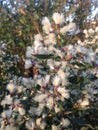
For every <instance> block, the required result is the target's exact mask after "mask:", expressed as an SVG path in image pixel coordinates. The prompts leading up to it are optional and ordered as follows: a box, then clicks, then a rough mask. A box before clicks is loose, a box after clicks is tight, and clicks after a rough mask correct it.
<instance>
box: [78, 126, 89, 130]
mask: <svg viewBox="0 0 98 130" xmlns="http://www.w3.org/2000/svg"><path fill="white" fill-rule="evenodd" d="M88 129H89V127H82V128H81V129H80V130H88Z"/></svg>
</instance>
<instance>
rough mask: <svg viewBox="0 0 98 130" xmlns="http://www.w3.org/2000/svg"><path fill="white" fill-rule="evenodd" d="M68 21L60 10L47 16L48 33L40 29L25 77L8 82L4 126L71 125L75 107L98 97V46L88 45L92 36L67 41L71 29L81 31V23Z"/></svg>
mask: <svg viewBox="0 0 98 130" xmlns="http://www.w3.org/2000/svg"><path fill="white" fill-rule="evenodd" d="M65 24H66V23H65V19H64V15H63V14H60V13H54V14H53V16H52V19H48V17H45V18H43V19H42V29H43V33H40V34H37V35H35V36H34V44H33V45H32V46H29V47H27V51H26V60H25V65H24V67H25V70H26V72H25V77H19V78H18V82H16V79H13V80H11V81H10V83H9V84H8V85H7V86H6V89H5V93H4V97H3V99H2V101H1V104H0V105H1V106H2V107H3V112H2V113H1V118H0V120H1V121H0V128H1V130H4V129H6V130H8V129H17V130H18V129H19V127H20V126H21V125H23V124H25V127H26V128H27V129H28V130H39V129H43V130H48V129H51V130H59V129H62V130H63V129H67V128H68V127H69V128H70V129H71V128H72V127H73V123H72V122H73V121H74V119H75V115H74V113H73V111H74V110H76V109H81V108H87V109H88V108H90V107H91V105H92V104H93V105H95V104H96V102H97V101H98V98H97V97H96V95H97V94H98V85H97V84H98V81H97V79H96V78H97V72H98V70H97V65H98V64H97V61H98V56H97V49H96V51H95V50H94V48H92V47H89V46H88V45H84V43H85V42H86V40H85V41H84V42H82V41H79V40H78V41H77V42H76V43H74V45H73V44H72V43H66V40H65V39H66V37H67V34H68V33H70V34H72V35H73V34H76V31H77V26H76V24H75V23H69V24H68V25H65ZM88 32H90V33H89V34H88V35H92V33H91V32H92V31H91V30H89V31H88ZM84 33H85V34H86V33H87V32H86V31H85V30H84ZM95 33H96V34H97V33H98V29H97V27H96V29H95ZM68 37H69V38H71V37H70V36H69V35H68ZM87 40H89V39H87ZM96 44H97V41H96ZM68 115H70V116H68ZM70 117H71V118H70ZM17 125H18V127H17Z"/></svg>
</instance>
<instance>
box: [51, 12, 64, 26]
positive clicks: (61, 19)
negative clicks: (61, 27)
mask: <svg viewBox="0 0 98 130" xmlns="http://www.w3.org/2000/svg"><path fill="white" fill-rule="evenodd" d="M52 18H53V20H54V22H55V24H62V23H64V22H65V18H64V15H63V14H60V13H58V12H56V13H54V14H53V16H52Z"/></svg>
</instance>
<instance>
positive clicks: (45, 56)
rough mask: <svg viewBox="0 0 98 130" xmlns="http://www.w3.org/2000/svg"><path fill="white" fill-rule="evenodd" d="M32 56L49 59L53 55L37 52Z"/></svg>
mask: <svg viewBox="0 0 98 130" xmlns="http://www.w3.org/2000/svg"><path fill="white" fill-rule="evenodd" d="M33 56H35V57H36V58H38V59H50V58H52V57H53V55H52V54H49V55H44V54H37V55H33Z"/></svg>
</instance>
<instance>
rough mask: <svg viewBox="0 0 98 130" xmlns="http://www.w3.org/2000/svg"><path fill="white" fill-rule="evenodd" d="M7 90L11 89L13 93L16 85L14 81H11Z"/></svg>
mask: <svg viewBox="0 0 98 130" xmlns="http://www.w3.org/2000/svg"><path fill="white" fill-rule="evenodd" d="M7 90H9V92H10V93H13V92H14V91H15V85H14V84H13V83H9V84H8V85H7Z"/></svg>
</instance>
